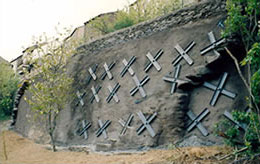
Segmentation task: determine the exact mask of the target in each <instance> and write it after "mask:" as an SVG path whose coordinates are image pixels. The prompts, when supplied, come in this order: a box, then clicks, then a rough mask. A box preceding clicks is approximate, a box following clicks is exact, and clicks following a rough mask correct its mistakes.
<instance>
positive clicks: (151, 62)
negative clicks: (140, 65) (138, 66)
mask: <svg viewBox="0 0 260 164" xmlns="http://www.w3.org/2000/svg"><path fill="white" fill-rule="evenodd" d="M162 54H163V50H162V49H160V50H159V51H158V52H157V53H156V55H155V56H154V57H153V56H152V54H151V53H150V52H148V53H147V54H146V57H147V58H148V59H149V62H148V63H147V64H146V65H145V67H144V71H145V72H148V71H149V70H150V68H151V67H152V66H154V67H155V68H156V70H157V71H158V72H159V71H160V70H161V69H162V67H161V66H160V64H159V63H158V62H157V60H158V59H159V58H160V56H161V55H162Z"/></svg>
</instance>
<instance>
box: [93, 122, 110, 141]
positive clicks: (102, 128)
mask: <svg viewBox="0 0 260 164" xmlns="http://www.w3.org/2000/svg"><path fill="white" fill-rule="evenodd" d="M110 123H111V121H110V120H107V121H106V122H105V123H104V124H103V122H102V121H101V120H98V125H99V129H98V131H97V132H96V136H97V137H99V136H100V135H101V134H103V135H104V138H105V139H106V138H107V132H106V128H107V127H108V126H109V125H110Z"/></svg>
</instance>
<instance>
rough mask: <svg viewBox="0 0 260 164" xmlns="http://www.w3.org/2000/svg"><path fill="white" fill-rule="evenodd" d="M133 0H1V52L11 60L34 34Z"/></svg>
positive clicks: (76, 23)
mask: <svg viewBox="0 0 260 164" xmlns="http://www.w3.org/2000/svg"><path fill="white" fill-rule="evenodd" d="M134 1H135V0H0V56H1V57H3V58H4V59H6V60H8V61H11V60H12V59H15V58H16V57H18V56H20V55H21V54H22V51H23V50H24V49H25V48H26V47H29V46H31V45H32V38H33V36H39V35H41V34H43V32H45V33H47V35H49V36H53V35H54V34H55V27H57V26H58V24H59V27H71V26H72V27H73V28H76V27H79V26H82V25H83V24H84V22H86V21H87V20H89V19H91V18H93V17H95V16H97V15H99V14H101V13H106V12H111V11H116V10H118V9H122V8H124V7H125V6H126V5H129V4H131V3H132V2H134Z"/></svg>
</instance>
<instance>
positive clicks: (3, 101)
mask: <svg viewBox="0 0 260 164" xmlns="http://www.w3.org/2000/svg"><path fill="white" fill-rule="evenodd" d="M0 70H1V71H0V118H2V119H3V118H6V117H8V116H10V115H11V114H12V109H13V103H14V96H15V93H16V90H17V88H18V79H17V77H16V76H15V73H14V72H13V70H12V68H11V66H10V65H9V64H6V63H0Z"/></svg>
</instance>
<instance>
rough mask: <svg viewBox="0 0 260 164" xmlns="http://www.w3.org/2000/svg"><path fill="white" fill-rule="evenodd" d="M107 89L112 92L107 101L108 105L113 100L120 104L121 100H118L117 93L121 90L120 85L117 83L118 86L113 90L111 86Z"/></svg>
mask: <svg viewBox="0 0 260 164" xmlns="http://www.w3.org/2000/svg"><path fill="white" fill-rule="evenodd" d="M107 88H108V90H109V92H110V94H109V95H108V97H107V99H106V101H107V103H109V102H110V100H111V99H112V98H113V99H114V100H115V102H116V103H118V102H119V98H118V96H117V94H116V92H117V91H118V89H119V88H120V84H119V83H117V84H116V85H115V86H114V88H112V87H111V86H110V85H108V86H107Z"/></svg>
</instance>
